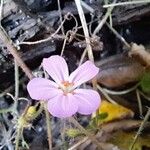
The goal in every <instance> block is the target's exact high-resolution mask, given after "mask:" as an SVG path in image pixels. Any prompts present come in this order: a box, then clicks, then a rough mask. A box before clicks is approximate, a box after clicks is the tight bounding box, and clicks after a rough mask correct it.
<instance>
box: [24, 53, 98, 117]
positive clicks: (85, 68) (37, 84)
mask: <svg viewBox="0 0 150 150" xmlns="http://www.w3.org/2000/svg"><path fill="white" fill-rule="evenodd" d="M42 65H43V68H44V69H45V70H46V71H47V73H48V74H49V75H50V76H51V78H52V79H53V80H54V81H55V82H54V81H51V80H48V79H45V78H34V79H32V80H31V81H30V82H29V83H28V85H27V89H28V92H29V94H30V96H31V98H32V99H35V100H47V101H48V102H47V107H48V111H49V112H50V113H51V114H52V115H53V116H55V117H59V118H66V117H70V116H72V115H74V114H75V113H76V112H78V113H80V114H84V115H89V114H91V113H93V112H94V111H96V109H97V108H98V107H99V105H100V96H99V94H98V92H96V91H94V90H91V89H81V88H80V89H78V88H77V87H78V86H80V85H81V84H82V83H84V82H86V81H88V80H90V79H92V78H93V77H95V76H96V75H97V73H98V72H99V68H97V67H96V66H95V65H94V64H93V63H92V62H91V61H86V62H85V63H84V64H82V65H81V66H80V67H78V68H77V69H76V70H75V71H74V72H72V73H71V74H70V76H69V71H68V66H67V63H66V61H65V59H64V58H63V57H60V56H58V55H55V56H51V57H49V58H44V59H43V62H42Z"/></svg>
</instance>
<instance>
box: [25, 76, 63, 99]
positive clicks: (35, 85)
mask: <svg viewBox="0 0 150 150" xmlns="http://www.w3.org/2000/svg"><path fill="white" fill-rule="evenodd" d="M27 90H28V92H29V94H30V97H31V98H32V99H35V100H48V99H51V98H53V97H55V96H57V95H58V94H60V93H62V91H61V90H60V89H58V87H57V84H56V83H55V82H53V81H50V80H48V79H44V78H33V79H32V80H30V81H29V83H28V85H27Z"/></svg>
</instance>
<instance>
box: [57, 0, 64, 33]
mask: <svg viewBox="0 0 150 150" xmlns="http://www.w3.org/2000/svg"><path fill="white" fill-rule="evenodd" d="M57 5H58V11H59V17H60V23H61V22H63V19H62V11H61V7H60V0H57ZM61 31H62V34H63V35H64V34H65V32H64V27H63V25H62V26H61Z"/></svg>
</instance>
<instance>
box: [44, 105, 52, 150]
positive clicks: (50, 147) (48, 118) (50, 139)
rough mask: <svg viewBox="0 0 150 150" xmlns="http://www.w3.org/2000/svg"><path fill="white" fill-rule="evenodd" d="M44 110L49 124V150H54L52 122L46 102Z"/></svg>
mask: <svg viewBox="0 0 150 150" xmlns="http://www.w3.org/2000/svg"><path fill="white" fill-rule="evenodd" d="M44 111H45V116H46V125H47V136H48V145H49V150H52V134H51V124H50V116H49V112H48V110H47V105H46V103H44Z"/></svg>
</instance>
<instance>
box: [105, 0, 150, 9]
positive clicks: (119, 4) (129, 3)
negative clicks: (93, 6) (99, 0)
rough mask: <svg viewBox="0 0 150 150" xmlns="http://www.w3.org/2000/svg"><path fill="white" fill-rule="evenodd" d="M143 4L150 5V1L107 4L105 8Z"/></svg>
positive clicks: (139, 0) (140, 0)
mask: <svg viewBox="0 0 150 150" xmlns="http://www.w3.org/2000/svg"><path fill="white" fill-rule="evenodd" d="M141 3H150V0H137V1H130V2H119V3H116V4H107V5H104V6H103V7H104V8H108V7H116V6H122V5H131V4H141Z"/></svg>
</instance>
